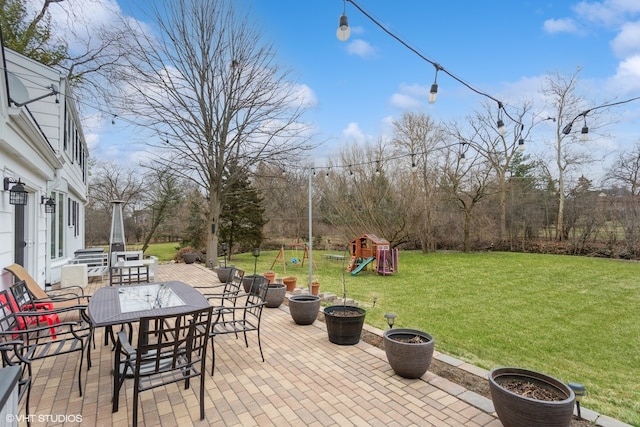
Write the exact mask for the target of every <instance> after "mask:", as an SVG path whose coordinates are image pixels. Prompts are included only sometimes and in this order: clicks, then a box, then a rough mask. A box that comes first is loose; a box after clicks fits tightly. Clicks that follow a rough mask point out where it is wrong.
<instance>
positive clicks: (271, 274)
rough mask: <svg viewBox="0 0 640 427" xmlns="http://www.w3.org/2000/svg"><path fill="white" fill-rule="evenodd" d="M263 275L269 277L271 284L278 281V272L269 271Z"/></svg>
mask: <svg viewBox="0 0 640 427" xmlns="http://www.w3.org/2000/svg"><path fill="white" fill-rule="evenodd" d="M263 276H264V277H266V278H267V280H268V281H269V284H271V283H275V282H276V273H274V272H273V271H267V272H266V273H264V274H263Z"/></svg>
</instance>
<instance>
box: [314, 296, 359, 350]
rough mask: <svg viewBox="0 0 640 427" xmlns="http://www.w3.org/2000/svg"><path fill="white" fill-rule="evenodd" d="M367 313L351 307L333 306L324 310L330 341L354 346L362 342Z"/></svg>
mask: <svg viewBox="0 0 640 427" xmlns="http://www.w3.org/2000/svg"><path fill="white" fill-rule="evenodd" d="M365 315H366V311H365V310H364V309H362V308H360V307H354V306H349V305H332V306H330V307H325V308H324V321H325V323H326V325H327V334H328V335H329V341H330V342H332V343H334V344H338V345H354V344H357V343H358V342H359V341H360V334H361V333H362V326H363V325H364V316H365Z"/></svg>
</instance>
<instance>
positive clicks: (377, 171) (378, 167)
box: [376, 160, 380, 175]
mask: <svg viewBox="0 0 640 427" xmlns="http://www.w3.org/2000/svg"><path fill="white" fill-rule="evenodd" d="M376 175H380V160H376Z"/></svg>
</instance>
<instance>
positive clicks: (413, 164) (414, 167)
mask: <svg viewBox="0 0 640 427" xmlns="http://www.w3.org/2000/svg"><path fill="white" fill-rule="evenodd" d="M417 170H418V165H416V155H415V154H413V153H411V172H415V171H417Z"/></svg>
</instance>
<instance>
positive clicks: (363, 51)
mask: <svg viewBox="0 0 640 427" xmlns="http://www.w3.org/2000/svg"><path fill="white" fill-rule="evenodd" d="M347 52H348V53H349V54H350V55H356V56H359V57H361V58H364V59H369V58H373V57H375V56H376V50H375V49H374V48H373V46H371V45H370V44H369V43H368V42H366V41H364V40H362V39H355V40H353V41H352V42H351V43H349V44H348V45H347Z"/></svg>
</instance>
